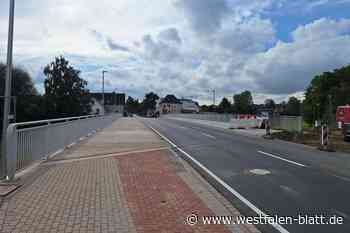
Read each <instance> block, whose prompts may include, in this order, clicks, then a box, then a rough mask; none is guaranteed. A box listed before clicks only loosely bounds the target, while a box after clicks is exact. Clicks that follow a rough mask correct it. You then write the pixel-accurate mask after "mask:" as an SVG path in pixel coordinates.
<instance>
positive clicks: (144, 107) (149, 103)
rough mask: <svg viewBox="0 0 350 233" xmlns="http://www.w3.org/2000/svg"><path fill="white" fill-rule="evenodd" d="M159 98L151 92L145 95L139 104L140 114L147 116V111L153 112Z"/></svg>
mask: <svg viewBox="0 0 350 233" xmlns="http://www.w3.org/2000/svg"><path fill="white" fill-rule="evenodd" d="M158 99H159V96H158V95H157V94H155V93H153V92H150V93H147V94H146V95H145V98H144V100H143V101H142V104H141V113H142V114H143V115H147V112H148V111H152V112H154V111H155V110H156V105H157V102H156V101H157V100H158Z"/></svg>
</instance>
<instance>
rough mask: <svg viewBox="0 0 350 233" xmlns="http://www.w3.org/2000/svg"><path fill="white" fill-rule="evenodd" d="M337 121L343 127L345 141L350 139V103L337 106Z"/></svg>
mask: <svg viewBox="0 0 350 233" xmlns="http://www.w3.org/2000/svg"><path fill="white" fill-rule="evenodd" d="M336 117H337V122H338V124H339V126H340V127H341V128H342V129H343V135H344V140H345V141H350V105H347V106H339V107H338V108H337V114H336Z"/></svg>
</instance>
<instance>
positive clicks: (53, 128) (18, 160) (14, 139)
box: [3, 114, 119, 180]
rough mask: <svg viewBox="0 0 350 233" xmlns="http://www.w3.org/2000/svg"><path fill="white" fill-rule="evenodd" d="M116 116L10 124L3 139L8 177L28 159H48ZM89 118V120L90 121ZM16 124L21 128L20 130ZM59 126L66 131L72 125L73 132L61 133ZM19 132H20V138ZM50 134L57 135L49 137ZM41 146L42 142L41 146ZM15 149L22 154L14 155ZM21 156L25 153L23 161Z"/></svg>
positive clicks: (90, 116)
mask: <svg viewBox="0 0 350 233" xmlns="http://www.w3.org/2000/svg"><path fill="white" fill-rule="evenodd" d="M118 116H119V114H118ZM116 117H117V115H113V114H111V115H85V116H77V117H66V118H57V119H47V120H41V121H30V122H19V123H13V124H10V125H9V126H8V128H7V132H6V133H7V136H6V138H5V140H6V141H5V143H6V144H5V148H4V149H5V154H4V161H3V162H4V167H5V175H6V176H7V179H9V180H12V179H14V176H15V173H16V170H17V168H18V169H20V168H23V167H25V166H26V165H28V164H29V163H30V162H34V161H36V160H42V159H47V158H49V157H50V156H51V155H52V154H56V153H57V152H58V151H61V150H63V149H64V148H66V147H67V146H68V145H71V144H72V143H74V142H77V141H79V140H80V139H81V138H82V137H85V136H87V135H90V134H91V133H92V132H96V130H98V129H101V128H104V127H106V126H107V125H108V124H110V123H111V122H113V120H115V119H116ZM89 119H91V123H90V121H89ZM31 126H32V127H31ZM19 127H23V129H22V128H19ZM62 127H69V128H66V129H65V130H69V129H70V128H72V127H73V129H75V131H74V132H71V133H69V135H66V136H63V135H62V134H63V132H62V131H61V130H62ZM77 127H78V128H77ZM63 129H64V128H63ZM42 130H44V131H42ZM30 131H33V132H36V133H29V134H28V135H27V136H23V135H25V134H26V132H30ZM20 135H22V137H21V136H20ZM52 135H55V136H52ZM51 136H52V137H56V138H54V139H52V137H51ZM32 140H33V141H32ZM32 143H36V146H32V145H33V144H32ZM41 145H43V147H42V146H41ZM38 148H40V149H38ZM18 151H20V152H19V153H22V154H19V155H20V157H18V156H17V153H18ZM21 151H22V152H21ZM23 151H24V152H23ZM23 156H26V159H25V160H24V159H23V158H24V157H23Z"/></svg>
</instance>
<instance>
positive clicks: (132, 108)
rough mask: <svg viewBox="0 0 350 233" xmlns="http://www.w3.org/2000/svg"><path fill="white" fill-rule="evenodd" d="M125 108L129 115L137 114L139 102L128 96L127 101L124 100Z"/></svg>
mask: <svg viewBox="0 0 350 233" xmlns="http://www.w3.org/2000/svg"><path fill="white" fill-rule="evenodd" d="M125 108H126V111H128V112H130V113H138V112H139V111H140V103H139V100H138V99H134V98H132V97H131V96H129V97H128V99H127V100H126V103H125Z"/></svg>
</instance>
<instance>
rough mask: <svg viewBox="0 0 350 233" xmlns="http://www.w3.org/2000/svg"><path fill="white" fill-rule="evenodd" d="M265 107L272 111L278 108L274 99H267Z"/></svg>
mask: <svg viewBox="0 0 350 233" xmlns="http://www.w3.org/2000/svg"><path fill="white" fill-rule="evenodd" d="M265 107H266V108H271V109H272V110H274V109H275V108H276V103H275V101H274V100H273V99H266V100H265Z"/></svg>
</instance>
